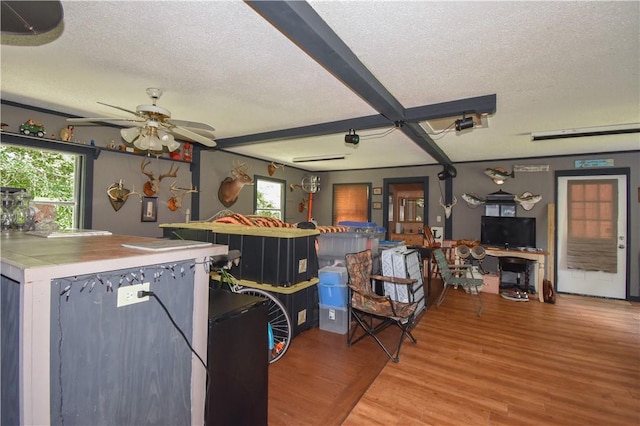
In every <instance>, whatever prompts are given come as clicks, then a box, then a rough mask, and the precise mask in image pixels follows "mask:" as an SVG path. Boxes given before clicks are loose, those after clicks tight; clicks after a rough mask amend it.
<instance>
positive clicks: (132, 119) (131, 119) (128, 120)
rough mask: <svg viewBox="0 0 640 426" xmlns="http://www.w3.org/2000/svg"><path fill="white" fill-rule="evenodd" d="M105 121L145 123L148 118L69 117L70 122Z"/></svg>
mask: <svg viewBox="0 0 640 426" xmlns="http://www.w3.org/2000/svg"><path fill="white" fill-rule="evenodd" d="M105 121H127V122H130V123H145V122H146V120H143V119H138V118H120V117H89V118H67V122H69V123H95V122H105Z"/></svg>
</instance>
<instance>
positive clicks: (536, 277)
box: [486, 248, 548, 302]
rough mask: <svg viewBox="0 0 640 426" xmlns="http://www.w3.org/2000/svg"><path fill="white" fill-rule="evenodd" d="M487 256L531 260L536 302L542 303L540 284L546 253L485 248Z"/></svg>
mask: <svg viewBox="0 0 640 426" xmlns="http://www.w3.org/2000/svg"><path fill="white" fill-rule="evenodd" d="M486 252H487V256H494V257H518V258H520V259H527V260H531V261H533V263H534V268H533V283H534V285H535V289H536V292H537V293H538V300H540V301H541V302H544V295H543V294H542V289H543V287H542V282H543V280H544V264H545V262H546V259H547V254H548V253H547V252H546V251H526V250H511V249H509V250H504V249H495V248H487V249H486Z"/></svg>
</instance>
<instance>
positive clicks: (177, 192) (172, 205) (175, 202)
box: [167, 181, 198, 212]
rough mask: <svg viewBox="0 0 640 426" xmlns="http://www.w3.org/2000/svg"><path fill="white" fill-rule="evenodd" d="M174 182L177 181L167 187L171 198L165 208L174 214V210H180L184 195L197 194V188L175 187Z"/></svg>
mask: <svg viewBox="0 0 640 426" xmlns="http://www.w3.org/2000/svg"><path fill="white" fill-rule="evenodd" d="M176 182H177V181H173V183H172V184H171V185H170V186H169V191H171V194H173V197H171V198H169V201H167V207H169V210H171V211H172V212H175V211H176V210H180V209H181V208H182V200H183V199H184V197H185V195H187V194H191V193H195V192H198V188H193V187H191V188H180V187H177V186H176Z"/></svg>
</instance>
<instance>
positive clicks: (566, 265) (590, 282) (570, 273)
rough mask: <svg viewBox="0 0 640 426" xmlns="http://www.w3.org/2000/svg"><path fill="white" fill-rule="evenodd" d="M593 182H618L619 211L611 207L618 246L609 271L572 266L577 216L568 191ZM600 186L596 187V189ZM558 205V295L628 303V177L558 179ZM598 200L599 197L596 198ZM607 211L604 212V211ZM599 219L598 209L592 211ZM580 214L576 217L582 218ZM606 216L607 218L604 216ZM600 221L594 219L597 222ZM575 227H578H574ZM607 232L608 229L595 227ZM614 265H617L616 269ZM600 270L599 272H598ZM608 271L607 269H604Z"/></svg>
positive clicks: (613, 232) (616, 244) (604, 176)
mask: <svg viewBox="0 0 640 426" xmlns="http://www.w3.org/2000/svg"><path fill="white" fill-rule="evenodd" d="M580 181H583V182H584V183H586V182H594V183H596V184H598V183H603V182H605V181H612V182H613V183H614V184H616V182H617V208H616V206H615V203H612V205H613V209H614V210H615V211H614V212H613V213H612V214H613V222H612V223H611V230H610V232H611V234H613V237H615V239H616V241H615V246H614V248H613V249H612V250H611V254H612V256H613V257H611V262H612V268H611V270H610V271H607V272H605V271H603V270H593V269H594V268H592V267H589V266H587V267H576V266H575V264H574V265H571V263H572V257H571V256H570V254H571V253H570V250H571V249H570V248H569V247H570V244H569V242H568V241H569V234H570V232H571V233H572V235H573V232H575V231H573V230H572V229H575V228H572V229H570V228H571V226H572V225H571V224H570V221H571V220H572V216H571V215H572V214H573V218H575V217H576V213H570V212H569V209H570V208H571V201H570V200H569V191H570V189H569V188H570V187H571V186H572V185H580V184H581V182H580ZM596 186H597V185H596ZM557 187H558V203H557V207H558V208H557V217H558V222H557V224H556V225H557V242H558V250H557V280H558V282H557V289H558V291H559V292H565V293H575V294H584V295H589V296H599V297H609V298H615V299H626V297H627V294H626V279H627V277H626V271H627V264H626V262H627V235H626V232H627V193H628V191H627V177H626V176H625V175H597V176H594V175H590V176H559V177H558V182H557ZM596 198H597V196H596ZM605 209H606V208H602V210H605ZM592 210H594V211H596V213H595V215H598V212H597V210H598V207H593V206H592ZM580 214H581V213H578V214H577V215H580ZM603 216H606V214H603ZM598 220H599V219H598V218H595V221H596V222H597V221H598ZM574 226H575V225H574ZM597 226H600V227H601V228H607V226H606V225H596V227H597ZM591 256H593V258H595V257H598V256H600V253H599V252H598V251H597V250H596V251H595V252H593V253H592V254H591ZM613 262H615V265H613ZM596 269H597V268H596ZM605 269H606V268H605Z"/></svg>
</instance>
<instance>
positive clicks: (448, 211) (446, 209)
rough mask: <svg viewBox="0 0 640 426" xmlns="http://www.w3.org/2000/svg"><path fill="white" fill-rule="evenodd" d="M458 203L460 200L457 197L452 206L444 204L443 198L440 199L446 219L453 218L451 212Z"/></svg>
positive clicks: (454, 198)
mask: <svg viewBox="0 0 640 426" xmlns="http://www.w3.org/2000/svg"><path fill="white" fill-rule="evenodd" d="M457 202H458V199H457V198H456V197H455V195H454V196H453V202H452V203H451V204H447V205H444V204H442V197H440V202H439V204H440V205H441V206H442V208H443V209H444V217H446V218H447V219H449V216H451V210H452V209H453V206H455V205H456V203H457Z"/></svg>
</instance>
